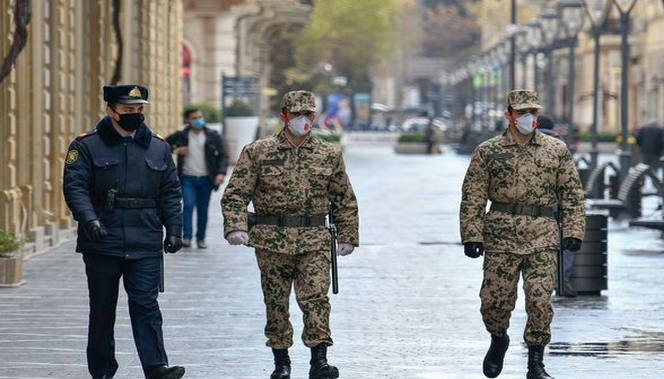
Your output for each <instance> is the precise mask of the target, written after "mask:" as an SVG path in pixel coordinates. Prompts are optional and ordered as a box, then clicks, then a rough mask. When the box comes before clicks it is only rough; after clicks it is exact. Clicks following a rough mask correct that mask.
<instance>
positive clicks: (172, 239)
mask: <svg viewBox="0 0 664 379" xmlns="http://www.w3.org/2000/svg"><path fill="white" fill-rule="evenodd" d="M180 249H182V238H180V237H178V236H167V237H166V239H165V240H164V251H165V252H167V253H171V254H175V253H177V252H178V251H180Z"/></svg>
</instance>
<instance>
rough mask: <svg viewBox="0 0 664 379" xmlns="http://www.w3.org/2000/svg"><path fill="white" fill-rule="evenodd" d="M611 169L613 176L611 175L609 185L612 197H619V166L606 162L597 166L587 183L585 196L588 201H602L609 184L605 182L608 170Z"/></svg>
mask: <svg viewBox="0 0 664 379" xmlns="http://www.w3.org/2000/svg"><path fill="white" fill-rule="evenodd" d="M607 168H611V169H612V170H613V175H609V184H608V188H610V191H609V192H610V196H611V197H615V196H616V195H617V192H618V191H619V189H618V172H619V171H620V170H619V169H618V166H617V165H616V164H615V163H613V162H611V161H608V162H604V163H602V164H600V165H597V167H595V169H594V170H593V171H592V172H591V173H590V175H589V176H588V180H587V182H586V183H585V187H584V189H585V194H586V198H587V199H602V198H604V192H605V191H606V188H607V184H606V182H605V175H606V169H607Z"/></svg>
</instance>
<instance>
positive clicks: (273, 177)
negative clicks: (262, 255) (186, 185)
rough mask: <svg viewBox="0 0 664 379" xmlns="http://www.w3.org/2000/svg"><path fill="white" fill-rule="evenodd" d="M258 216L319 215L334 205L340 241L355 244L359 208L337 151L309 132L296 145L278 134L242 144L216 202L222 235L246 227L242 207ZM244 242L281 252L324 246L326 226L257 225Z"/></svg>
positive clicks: (327, 245)
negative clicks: (231, 171)
mask: <svg viewBox="0 0 664 379" xmlns="http://www.w3.org/2000/svg"><path fill="white" fill-rule="evenodd" d="M249 202H253V205H254V210H255V211H256V214H258V215H275V216H312V217H324V216H325V215H327V213H328V211H329V206H330V202H332V203H334V204H335V206H336V210H335V214H334V216H335V223H336V226H337V230H338V235H339V242H345V243H350V244H353V245H355V246H358V245H359V235H358V212H357V211H358V208H357V200H356V198H355V193H354V192H353V187H352V186H351V184H350V181H349V179H348V175H347V174H346V168H345V165H344V161H343V157H342V154H341V149H339V148H338V147H336V146H335V145H333V144H330V143H327V142H324V141H322V140H320V139H319V138H316V137H315V136H314V135H312V134H310V135H309V136H308V137H307V139H306V140H305V141H304V143H303V144H302V145H301V146H300V147H298V148H296V147H294V146H293V145H292V144H291V143H290V141H288V139H287V138H286V135H285V134H284V132H283V131H282V132H281V133H279V134H277V135H274V136H272V137H268V138H265V139H261V140H258V141H255V142H253V143H251V144H249V145H247V146H245V147H244V149H243V150H242V153H241V154H240V158H239V159H238V161H237V165H236V166H235V169H234V170H233V175H232V176H231V179H230V181H229V182H228V186H227V187H226V190H225V192H224V195H223V197H222V200H221V207H222V211H223V214H224V235H228V233H230V232H232V231H235V230H244V231H246V230H248V227H247V205H248V204H249ZM249 245H250V246H253V247H255V248H257V249H264V250H269V251H273V252H278V253H286V254H304V253H308V252H313V251H321V250H329V248H330V232H329V231H328V229H327V228H326V227H325V226H314V227H306V228H304V227H278V226H275V225H256V226H255V227H253V228H252V229H251V231H249Z"/></svg>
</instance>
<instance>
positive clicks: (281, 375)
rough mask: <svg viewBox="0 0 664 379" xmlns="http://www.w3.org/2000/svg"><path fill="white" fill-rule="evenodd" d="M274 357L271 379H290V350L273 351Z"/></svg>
mask: <svg viewBox="0 0 664 379" xmlns="http://www.w3.org/2000/svg"><path fill="white" fill-rule="evenodd" d="M272 354H273V355H274V371H272V375H270V379H290V370H291V367H290V364H291V362H290V357H289V356H288V349H272Z"/></svg>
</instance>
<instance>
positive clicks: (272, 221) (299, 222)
mask: <svg viewBox="0 0 664 379" xmlns="http://www.w3.org/2000/svg"><path fill="white" fill-rule="evenodd" d="M256 224H257V225H276V226H279V227H296V228H306V227H310V226H325V217H308V216H302V217H300V216H293V217H291V216H272V215H256Z"/></svg>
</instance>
